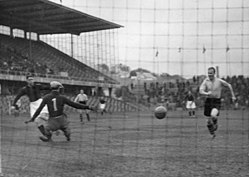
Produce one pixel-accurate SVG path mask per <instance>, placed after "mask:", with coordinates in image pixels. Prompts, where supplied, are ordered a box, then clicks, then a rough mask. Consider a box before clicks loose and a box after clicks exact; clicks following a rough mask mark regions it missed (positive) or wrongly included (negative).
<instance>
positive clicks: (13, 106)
mask: <svg viewBox="0 0 249 177" xmlns="http://www.w3.org/2000/svg"><path fill="white" fill-rule="evenodd" d="M25 94H26V92H25V89H23V88H22V89H21V90H19V92H18V93H17V95H16V97H15V99H14V101H13V104H12V107H11V108H12V109H17V108H18V106H17V104H16V103H17V101H18V100H19V99H20V98H21V97H22V96H23V95H25Z"/></svg>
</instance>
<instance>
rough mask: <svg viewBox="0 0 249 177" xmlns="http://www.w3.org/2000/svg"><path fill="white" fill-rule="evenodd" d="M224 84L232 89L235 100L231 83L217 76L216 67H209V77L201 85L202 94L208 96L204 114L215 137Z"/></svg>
mask: <svg viewBox="0 0 249 177" xmlns="http://www.w3.org/2000/svg"><path fill="white" fill-rule="evenodd" d="M223 86H225V87H228V88H229V89H230V92H231V95H232V99H233V101H235V100H236V97H235V95H234V92H233V88H232V86H231V84H229V83H227V82H226V81H224V80H222V79H220V78H217V77H216V76H215V68H214V67H210V68H208V77H207V78H206V79H204V81H203V82H202V84H201V86H200V94H201V95H204V96H206V100H205V105H204V115H205V116H207V127H208V130H209V132H210V134H211V136H212V137H213V138H214V137H215V136H216V135H215V131H216V130H217V128H218V116H219V113H220V107H221V91H222V87H223Z"/></svg>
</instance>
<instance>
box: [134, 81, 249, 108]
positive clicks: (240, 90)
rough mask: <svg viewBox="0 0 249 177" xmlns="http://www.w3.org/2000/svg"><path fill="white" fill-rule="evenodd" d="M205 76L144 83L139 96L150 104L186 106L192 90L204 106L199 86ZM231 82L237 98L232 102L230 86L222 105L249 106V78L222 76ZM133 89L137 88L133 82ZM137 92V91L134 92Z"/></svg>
mask: <svg viewBox="0 0 249 177" xmlns="http://www.w3.org/2000/svg"><path fill="white" fill-rule="evenodd" d="M204 78H205V77H199V76H198V77H195V76H194V77H193V78H192V79H191V80H185V81H178V80H176V81H175V82H167V83H158V82H150V83H146V82H144V83H143V89H144V90H143V93H142V94H141V96H140V97H139V99H140V102H141V103H144V104H147V105H150V104H157V103H158V102H167V103H175V104H176V107H182V108H183V109H184V108H185V101H186V100H185V97H186V95H187V92H188V91H189V90H190V91H191V92H192V94H193V95H194V97H195V101H196V103H197V106H198V107H203V103H204V99H205V98H204V97H202V96H201V95H200V94H199V86H200V84H201V82H202V81H203V79H204ZM222 79H224V80H226V81H227V82H228V83H230V84H231V85H232V87H233V89H234V93H235V96H236V98H237V100H236V103H235V104H232V100H231V95H230V92H229V89H228V88H224V89H223V92H222V103H223V104H222V105H223V108H224V109H231V108H232V109H245V108H249V103H248V102H249V89H248V87H249V78H248V77H247V78H246V77H244V76H233V77H226V78H222ZM130 89H131V91H132V90H134V89H136V86H135V85H134V84H133V85H132V86H131V87H130ZM134 93H135V92H134Z"/></svg>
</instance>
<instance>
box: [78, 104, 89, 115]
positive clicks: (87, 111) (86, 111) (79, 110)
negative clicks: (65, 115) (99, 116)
mask: <svg viewBox="0 0 249 177" xmlns="http://www.w3.org/2000/svg"><path fill="white" fill-rule="evenodd" d="M79 103H80V104H83V105H86V101H79ZM78 112H79V113H80V114H83V113H86V114H88V113H89V112H90V110H88V109H78Z"/></svg>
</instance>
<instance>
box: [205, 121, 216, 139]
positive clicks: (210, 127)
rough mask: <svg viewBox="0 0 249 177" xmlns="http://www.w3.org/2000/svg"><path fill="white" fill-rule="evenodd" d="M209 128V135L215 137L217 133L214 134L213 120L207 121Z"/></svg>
mask: <svg viewBox="0 0 249 177" xmlns="http://www.w3.org/2000/svg"><path fill="white" fill-rule="evenodd" d="M207 128H208V130H209V133H210V134H211V135H212V136H213V135H215V133H214V124H213V121H212V118H208V120H207Z"/></svg>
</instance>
